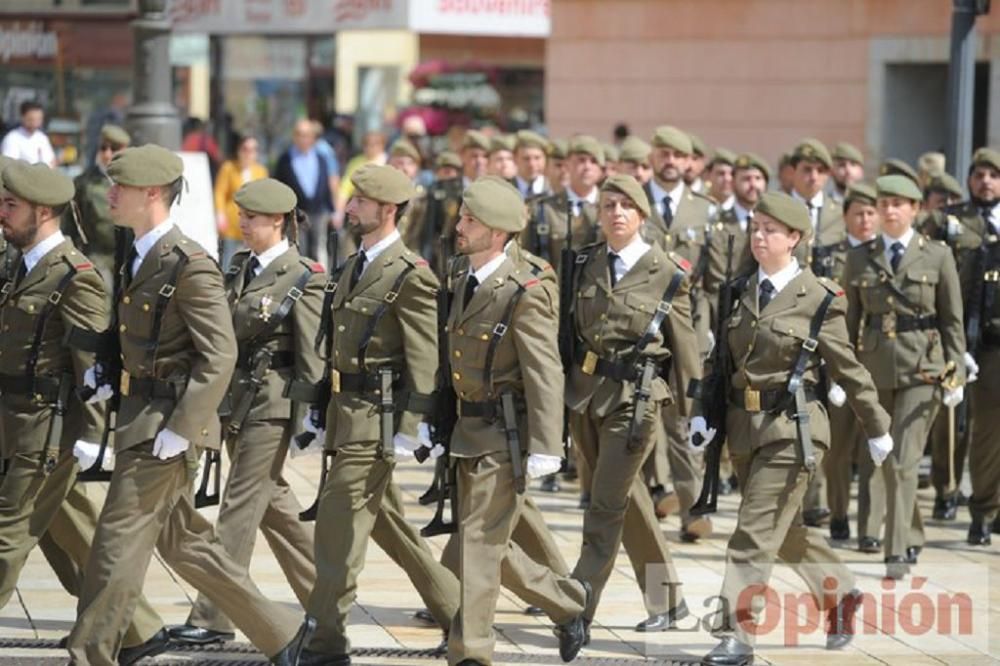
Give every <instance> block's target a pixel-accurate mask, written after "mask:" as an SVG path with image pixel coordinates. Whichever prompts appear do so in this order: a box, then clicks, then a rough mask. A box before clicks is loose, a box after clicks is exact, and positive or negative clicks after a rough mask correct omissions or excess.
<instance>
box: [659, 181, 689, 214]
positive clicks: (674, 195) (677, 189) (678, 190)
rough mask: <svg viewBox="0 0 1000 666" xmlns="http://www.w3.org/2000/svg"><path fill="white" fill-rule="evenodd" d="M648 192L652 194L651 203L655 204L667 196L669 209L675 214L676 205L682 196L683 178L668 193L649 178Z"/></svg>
mask: <svg viewBox="0 0 1000 666" xmlns="http://www.w3.org/2000/svg"><path fill="white" fill-rule="evenodd" d="M693 189H694V188H692V190H693ZM649 191H650V192H652V193H653V201H654V202H656V203H657V204H659V203H661V202H662V201H663V197H665V196H667V195H669V196H670V207H671V208H672V209H673V212H675V213H676V212H677V204H678V203H680V200H681V197H683V196H684V179H683V178H681V179H679V180H678V181H677V184H676V185H674V189H672V190H670V191H669V192H668V191H667V190H665V189H663V187H662V186H661V185H660V184H659V183H658V182H656V179H655V178H650V179H649Z"/></svg>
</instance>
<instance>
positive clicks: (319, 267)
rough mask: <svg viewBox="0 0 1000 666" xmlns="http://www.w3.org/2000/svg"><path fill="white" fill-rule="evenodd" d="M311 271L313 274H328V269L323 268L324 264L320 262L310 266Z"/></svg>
mask: <svg viewBox="0 0 1000 666" xmlns="http://www.w3.org/2000/svg"><path fill="white" fill-rule="evenodd" d="M309 270H311V271H312V272H313V273H326V269H325V268H323V264H321V263H319V262H318V261H314V262H312V263H311V264H309Z"/></svg>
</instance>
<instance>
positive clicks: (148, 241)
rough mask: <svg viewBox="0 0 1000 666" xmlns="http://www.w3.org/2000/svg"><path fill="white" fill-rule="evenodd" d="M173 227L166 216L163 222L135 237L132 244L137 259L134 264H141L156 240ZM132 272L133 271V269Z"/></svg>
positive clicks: (171, 221)
mask: <svg viewBox="0 0 1000 666" xmlns="http://www.w3.org/2000/svg"><path fill="white" fill-rule="evenodd" d="M173 228H174V221H173V220H171V219H170V218H169V217H168V218H167V219H166V221H165V222H162V223H160V224H158V225H156V226H155V227H153V228H152V229H150V230H149V231H147V232H146V233H145V234H144V235H143V236H142V237H141V238H137V239H136V240H135V245H134V247H135V255H136V261H137V263H136V264H135V266H140V265H142V260H143V259H145V258H146V255H147V254H149V251H150V250H152V249H153V246H154V245H156V241H158V240H160V239H161V238H163V237H164V236H166V235H167V234H168V233H169V232H170V230H171V229H173ZM133 273H135V271H134V270H133Z"/></svg>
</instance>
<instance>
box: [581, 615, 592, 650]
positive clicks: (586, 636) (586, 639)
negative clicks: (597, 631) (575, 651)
mask: <svg viewBox="0 0 1000 666" xmlns="http://www.w3.org/2000/svg"><path fill="white" fill-rule="evenodd" d="M590 624H591V620H588V619H587V618H583V645H584V647H586V646H587V645H590Z"/></svg>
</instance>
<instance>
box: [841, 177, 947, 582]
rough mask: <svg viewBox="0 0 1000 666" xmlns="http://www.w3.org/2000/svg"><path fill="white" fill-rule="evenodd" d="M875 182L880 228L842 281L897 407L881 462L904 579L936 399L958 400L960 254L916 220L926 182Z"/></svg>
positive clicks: (896, 571) (871, 358) (892, 571)
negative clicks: (890, 447)
mask: <svg viewBox="0 0 1000 666" xmlns="http://www.w3.org/2000/svg"><path fill="white" fill-rule="evenodd" d="M876 188H877V191H878V192H877V193H878V209H879V213H880V215H881V218H882V232H881V235H880V237H879V238H877V239H876V240H874V241H871V242H869V243H866V244H864V245H862V246H859V247H857V248H854V249H853V250H851V251H849V252H848V255H847V266H846V268H845V269H844V277H843V281H844V284H845V285H846V286H847V295H848V303H849V306H848V312H847V326H848V330H849V331H850V332H851V333H852V335H857V349H858V358H859V359H860V360H861V361H862V362H864V363H865V365H866V366H867V367H868V368H870V369H871V373H872V377H873V378H874V381H875V385H876V386H877V387H878V391H879V401H880V402H881V403H882V406H883V407H885V409H886V411H888V412H889V413H890V414H891V415H892V424H893V425H892V439H893V441H894V442H896V450H895V451H894V453H893V455H892V456H890V457H889V458H888V459H887V460H886V464H885V465H884V466H883V468H882V473H883V478H884V480H885V491H886V538H885V544H884V547H883V552H884V554H885V561H886V575H887V576H888V577H890V578H895V579H899V578H902V577H904V576H905V575H906V573H908V572H909V568H910V565H911V564H916V562H917V556H918V555H919V553H920V550H921V548H922V547H923V536H924V535H923V523H922V521H921V519H920V512H919V508H918V506H917V503H916V499H917V498H916V493H917V473H918V466H919V463H920V458H921V456H922V454H923V450H924V445H925V444H926V443H927V436H928V434H929V432H930V426H931V424H932V423H933V420H934V415H935V413H936V412H937V409H938V404H939V403H941V402H943V403H944V405H945V407H948V408H950V407H954V406H955V405H957V404H958V403H960V402H961V401H962V394H963V392H964V391H963V388H962V385H963V384H964V380H965V369H966V368H965V362H964V354H965V339H964V330H963V328H962V296H961V288H960V285H959V280H958V273H957V271H956V269H955V261H954V259H953V258H952V255H951V253H950V252H949V251H948V248H947V247H946V246H945V245H943V244H941V243H936V242H934V241H931V240H929V239H928V238H926V237H925V236H923V235H921V234H919V233H917V232H916V231H915V230H914V229H913V226H912V225H913V221H914V220H915V219H916V216H917V213H918V211H919V209H920V201H921V200H922V198H923V196H922V194H921V192H920V189H919V188H918V187H917V185H916V183H914V182H913V181H912V180H910V179H909V178H906V177H905V176H900V175H891V176H882V177H880V178H879V179H878V180H877V181H876ZM942 393H943V396H942ZM848 395H850V391H848ZM869 536H872V535H869Z"/></svg>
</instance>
